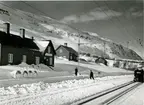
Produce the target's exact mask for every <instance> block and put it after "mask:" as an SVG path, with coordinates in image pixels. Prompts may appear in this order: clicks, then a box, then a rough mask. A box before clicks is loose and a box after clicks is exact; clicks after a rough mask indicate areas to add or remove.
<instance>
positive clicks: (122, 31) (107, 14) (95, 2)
mask: <svg viewBox="0 0 144 105" xmlns="http://www.w3.org/2000/svg"><path fill="white" fill-rule="evenodd" d="M94 3H95V4H96V5H97V6H98V7H99V8H101V7H100V5H98V4H97V3H96V2H95V1H94ZM102 11H103V13H104V14H105V15H107V17H110V16H109V15H108V14H107V13H106V12H105V11H104V10H103V9H102ZM109 20H110V21H111V23H113V24H115V26H116V27H117V28H118V29H119V27H118V26H117V24H116V23H115V22H114V21H113V20H112V19H111V18H110V19H109ZM119 31H120V33H123V34H125V33H124V32H123V31H121V30H119ZM115 43H117V42H115Z"/></svg>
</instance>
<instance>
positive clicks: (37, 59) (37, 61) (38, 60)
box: [36, 57, 40, 65]
mask: <svg viewBox="0 0 144 105" xmlns="http://www.w3.org/2000/svg"><path fill="white" fill-rule="evenodd" d="M39 63H40V57H36V65H37V64H39Z"/></svg>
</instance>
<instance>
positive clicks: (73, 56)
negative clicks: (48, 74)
mask: <svg viewBox="0 0 144 105" xmlns="http://www.w3.org/2000/svg"><path fill="white" fill-rule="evenodd" d="M56 54H57V56H58V57H65V58H67V59H68V60H70V61H71V60H72V61H78V53H77V52H76V51H75V50H74V49H73V48H71V47H67V46H66V45H60V46H59V47H58V48H57V49H56Z"/></svg>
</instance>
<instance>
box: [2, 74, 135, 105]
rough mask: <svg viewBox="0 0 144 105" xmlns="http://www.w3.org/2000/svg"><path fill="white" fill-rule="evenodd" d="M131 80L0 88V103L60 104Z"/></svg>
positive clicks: (103, 79) (109, 78)
mask: <svg viewBox="0 0 144 105" xmlns="http://www.w3.org/2000/svg"><path fill="white" fill-rule="evenodd" d="M131 80H133V76H132V75H124V76H107V77H101V78H96V79H95V80H90V79H80V80H67V81H62V82H57V83H43V82H38V83H33V84H23V85H15V86H12V87H6V88H4V87H3V88H0V105H62V104H67V103H69V102H74V101H76V100H79V99H82V98H84V97H87V96H90V95H93V94H95V93H97V92H100V91H103V90H105V89H108V88H112V87H115V86H117V85H120V84H123V83H126V82H128V81H131Z"/></svg>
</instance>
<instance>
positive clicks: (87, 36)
mask: <svg viewBox="0 0 144 105" xmlns="http://www.w3.org/2000/svg"><path fill="white" fill-rule="evenodd" d="M4 11H5V12H4ZM4 22H10V23H11V33H14V34H17V35H19V28H25V29H26V36H27V37H32V36H34V38H35V39H38V40H41V39H48V40H52V41H53V43H54V46H55V48H56V47H58V46H59V45H60V44H64V43H68V46H70V47H73V48H74V49H75V50H77V49H78V48H77V45H78V44H77V43H78V37H79V35H80V42H81V43H85V44H81V47H80V49H81V52H86V53H90V54H93V55H97V56H101V55H103V52H104V43H105V54H104V55H105V56H107V57H111V58H114V57H115V58H123V59H137V60H139V59H141V57H140V56H139V55H138V54H137V53H136V52H134V51H133V50H131V49H127V48H125V47H123V46H122V45H119V44H116V43H114V42H112V41H111V40H108V39H105V38H101V37H100V36H99V35H97V34H96V33H91V32H85V31H82V30H78V29H76V28H74V27H71V26H69V25H67V24H64V23H61V22H59V21H57V20H55V19H52V18H49V17H46V16H38V15H35V14H32V13H28V12H24V11H21V10H17V9H12V8H9V7H6V6H4V5H1V4H0V23H4ZM0 28H1V29H2V27H0Z"/></svg>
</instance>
